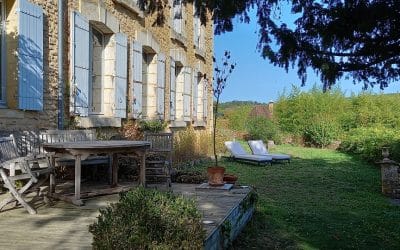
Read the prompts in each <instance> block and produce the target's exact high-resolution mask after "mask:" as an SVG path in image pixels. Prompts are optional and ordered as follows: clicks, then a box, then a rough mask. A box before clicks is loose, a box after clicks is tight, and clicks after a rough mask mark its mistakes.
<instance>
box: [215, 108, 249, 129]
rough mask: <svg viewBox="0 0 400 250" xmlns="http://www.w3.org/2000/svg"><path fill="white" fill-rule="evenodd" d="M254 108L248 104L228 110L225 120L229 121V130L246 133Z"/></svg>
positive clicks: (225, 113)
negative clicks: (248, 120)
mask: <svg viewBox="0 0 400 250" xmlns="http://www.w3.org/2000/svg"><path fill="white" fill-rule="evenodd" d="M253 107H254V106H252V105H248V104H246V105H240V106H237V107H235V108H229V109H226V110H225V111H224V112H223V114H224V118H225V119H227V120H228V125H229V128H230V129H232V130H234V131H246V125H247V118H248V117H249V114H250V111H251V110H252V109H253Z"/></svg>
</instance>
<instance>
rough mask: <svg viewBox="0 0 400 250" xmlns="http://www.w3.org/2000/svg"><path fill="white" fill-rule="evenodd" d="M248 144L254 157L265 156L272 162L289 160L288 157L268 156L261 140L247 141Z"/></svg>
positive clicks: (283, 155) (281, 155) (280, 155)
mask: <svg viewBox="0 0 400 250" xmlns="http://www.w3.org/2000/svg"><path fill="white" fill-rule="evenodd" d="M248 144H249V146H250V148H251V151H253V154H254V155H266V156H270V157H272V159H273V160H290V155H285V154H270V153H269V152H268V149H267V147H266V146H265V144H264V142H263V141H261V140H253V141H248Z"/></svg>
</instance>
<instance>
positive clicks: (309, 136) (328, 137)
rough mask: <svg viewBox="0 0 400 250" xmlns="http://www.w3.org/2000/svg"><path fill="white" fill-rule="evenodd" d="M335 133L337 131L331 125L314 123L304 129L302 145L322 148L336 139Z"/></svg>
mask: <svg viewBox="0 0 400 250" xmlns="http://www.w3.org/2000/svg"><path fill="white" fill-rule="evenodd" d="M336 131H337V129H336V127H335V125H334V124H332V123H329V122H315V123H313V124H311V125H308V126H307V127H306V128H305V129H304V134H303V140H304V144H306V145H307V146H315V147H319V148H324V147H326V146H328V145H329V144H331V142H332V141H333V140H334V139H335V138H336Z"/></svg>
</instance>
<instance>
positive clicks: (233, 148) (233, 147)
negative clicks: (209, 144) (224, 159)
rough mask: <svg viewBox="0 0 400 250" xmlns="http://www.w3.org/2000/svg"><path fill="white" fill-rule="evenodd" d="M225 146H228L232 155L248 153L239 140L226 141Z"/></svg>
mask: <svg viewBox="0 0 400 250" xmlns="http://www.w3.org/2000/svg"><path fill="white" fill-rule="evenodd" d="M225 146H226V147H227V148H228V150H229V151H230V152H231V154H232V155H234V156H236V155H248V154H249V153H247V152H246V151H245V150H244V149H243V147H242V146H241V145H240V143H239V142H235V141H226V142H225Z"/></svg>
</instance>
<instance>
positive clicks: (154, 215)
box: [89, 187, 205, 249]
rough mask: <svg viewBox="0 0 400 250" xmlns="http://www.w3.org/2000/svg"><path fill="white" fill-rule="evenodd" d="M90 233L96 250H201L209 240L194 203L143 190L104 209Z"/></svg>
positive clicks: (126, 196)
mask: <svg viewBox="0 0 400 250" xmlns="http://www.w3.org/2000/svg"><path fill="white" fill-rule="evenodd" d="M89 231H90V232H91V233H92V234H93V248H94V249H201V248H202V245H203V240H204V238H205V232H204V230H203V227H202V224H201V215H200V213H199V212H198V210H197V208H196V206H195V203H194V201H193V200H188V199H185V198H183V197H182V196H176V195H174V194H172V193H162V192H160V191H156V190H150V189H144V188H142V187H139V188H137V189H135V190H133V191H129V192H126V193H122V194H121V195H120V200H119V202H118V203H115V204H111V205H110V206H108V207H106V208H105V209H100V215H99V216H98V220H97V221H96V222H95V223H93V224H92V225H90V226H89Z"/></svg>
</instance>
